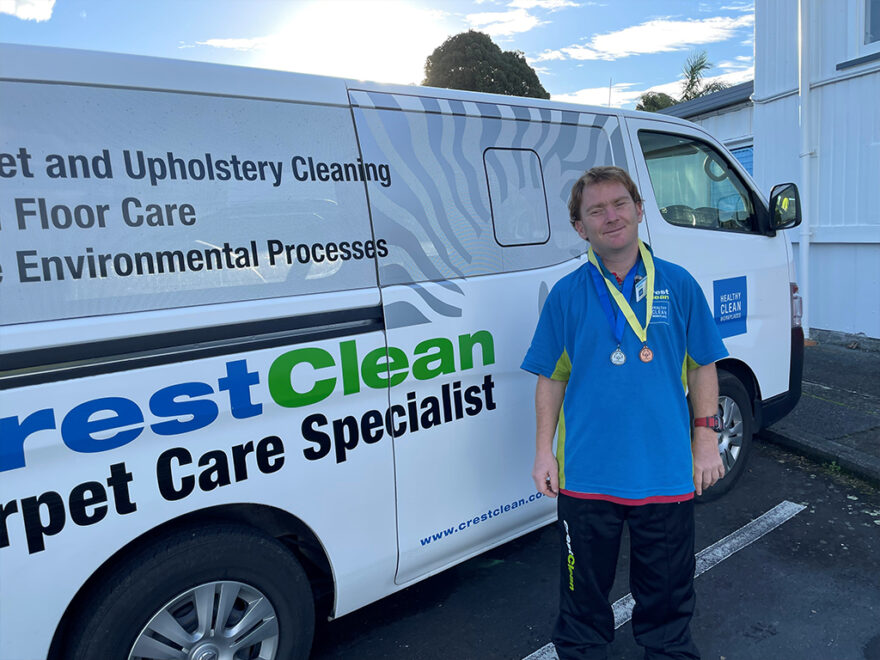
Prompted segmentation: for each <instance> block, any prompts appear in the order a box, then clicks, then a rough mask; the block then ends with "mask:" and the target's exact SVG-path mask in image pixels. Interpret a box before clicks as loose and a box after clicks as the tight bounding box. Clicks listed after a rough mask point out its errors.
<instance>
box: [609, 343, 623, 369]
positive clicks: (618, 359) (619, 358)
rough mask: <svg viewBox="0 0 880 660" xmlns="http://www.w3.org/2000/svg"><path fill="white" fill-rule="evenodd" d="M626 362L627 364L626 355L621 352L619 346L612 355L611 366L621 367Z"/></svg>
mask: <svg viewBox="0 0 880 660" xmlns="http://www.w3.org/2000/svg"><path fill="white" fill-rule="evenodd" d="M624 362H626V355H624V354H623V351H622V350H620V346H618V347H617V348H616V349H615V351H614V352H613V353H612V354H611V364H613V365H614V366H616V367H619V366H620V365H622V364H623V363H624Z"/></svg>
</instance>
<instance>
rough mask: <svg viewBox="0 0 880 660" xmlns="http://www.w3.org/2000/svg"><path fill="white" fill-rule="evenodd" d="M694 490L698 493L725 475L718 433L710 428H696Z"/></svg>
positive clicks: (700, 493)
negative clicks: (719, 451)
mask: <svg viewBox="0 0 880 660" xmlns="http://www.w3.org/2000/svg"><path fill="white" fill-rule="evenodd" d="M692 448H693V455H694V490H695V491H696V492H697V495H702V494H703V491H704V490H706V489H707V488H709V487H711V486H712V485H713V484H714V483H715V482H717V481H718V480H719V479H721V478H722V477H723V476H724V464H723V463H722V462H721V454H719V453H718V434H717V433H716V432H715V431H713V430H712V429H710V428H707V427H702V426H698V427H697V428H695V429H694V439H693V445H692Z"/></svg>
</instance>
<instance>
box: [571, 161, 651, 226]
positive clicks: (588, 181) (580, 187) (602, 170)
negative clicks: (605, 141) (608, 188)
mask: <svg viewBox="0 0 880 660" xmlns="http://www.w3.org/2000/svg"><path fill="white" fill-rule="evenodd" d="M605 181H610V182H616V183H619V184H621V185H622V186H623V187H624V188H626V191H627V192H628V193H629V196H630V197H632V200H633V202H635V203H636V204H639V203H641V201H642V196H641V195H639V189H638V188H637V187H636V184H635V181H633V180H632V178H631V177H630V175H629V173H628V172H627V171H626V170H624V169H621V168H619V167H615V166H614V165H602V166H600V167H592V168H590V169H589V170H587V171H586V172H584V175H583V176H582V177H581V178H580V179H578V180H577V181H575V184H574V185H573V186H572V187H571V197H569V198H568V217H569V218H570V219H571V224H574V223H575V222H577V221H578V220H580V217H579V216H578V214H579V213H580V210H581V201H582V200H583V197H584V188H586V187H587V186H593V185H595V184H597V183H603V182H605Z"/></svg>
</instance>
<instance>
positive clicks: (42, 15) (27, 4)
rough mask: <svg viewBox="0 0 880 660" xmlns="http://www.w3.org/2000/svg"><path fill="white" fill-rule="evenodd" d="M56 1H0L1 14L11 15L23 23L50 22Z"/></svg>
mask: <svg viewBox="0 0 880 660" xmlns="http://www.w3.org/2000/svg"><path fill="white" fill-rule="evenodd" d="M54 8H55V0H0V14H11V15H13V16H15V17H16V18H20V19H21V20H23V21H37V22H38V23H39V22H42V21H48V20H49V19H50V18H52V10H53V9H54Z"/></svg>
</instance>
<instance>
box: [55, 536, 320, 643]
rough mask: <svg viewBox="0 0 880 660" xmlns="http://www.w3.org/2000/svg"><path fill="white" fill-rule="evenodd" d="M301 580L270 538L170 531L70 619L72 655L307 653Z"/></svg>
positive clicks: (308, 597)
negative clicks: (170, 532) (171, 532)
mask: <svg viewBox="0 0 880 660" xmlns="http://www.w3.org/2000/svg"><path fill="white" fill-rule="evenodd" d="M314 627H315V612H314V603H313V600H312V591H311V587H310V586H309V582H308V578H307V577H306V574H305V572H304V571H303V569H302V567H301V566H300V564H299V562H298V561H297V560H296V557H294V556H293V554H292V553H291V552H290V551H289V550H288V549H287V547H286V546H284V545H283V544H282V543H281V542H279V541H277V540H276V539H274V538H272V537H270V536H267V535H265V534H263V533H262V532H260V531H258V530H255V529H251V528H249V527H244V526H237V525H214V526H202V527H197V528H195V529H190V530H188V531H186V532H183V533H180V532H178V533H175V534H172V535H170V536H168V537H166V538H165V539H163V540H162V541H160V542H157V543H156V544H153V545H151V546H149V547H147V548H145V549H143V550H141V551H139V552H137V553H135V554H134V555H133V556H132V557H130V558H129V559H128V560H127V561H125V562H123V563H122V564H120V565H117V566H116V567H115V568H114V569H113V570H112V571H111V574H110V575H109V576H107V578H106V579H104V580H102V584H101V585H100V586H99V588H98V590H97V591H96V592H95V593H94V594H93V595H92V596H91V598H90V599H88V600H87V602H86V603H85V605H84V606H83V607H81V608H80V611H79V613H78V616H77V618H76V620H75V621H74V622H73V623H72V631H73V633H74V637H75V639H72V640H71V644H70V655H69V656H68V655H65V657H70V658H72V659H73V660H94V658H101V659H102V660H117V659H118V660H140V659H141V658H144V659H147V658H163V659H167V660H178V659H179V660H193V659H196V658H198V659H199V660H246V659H247V660H252V659H256V658H258V659H259V660H273V659H275V660H287V659H288V658H295V659H304V658H307V657H308V654H309V649H310V648H311V644H312V636H313V634H314Z"/></svg>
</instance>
